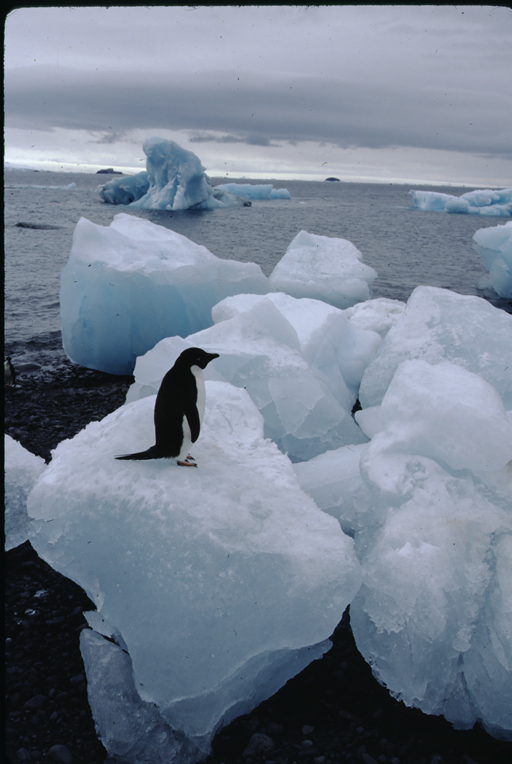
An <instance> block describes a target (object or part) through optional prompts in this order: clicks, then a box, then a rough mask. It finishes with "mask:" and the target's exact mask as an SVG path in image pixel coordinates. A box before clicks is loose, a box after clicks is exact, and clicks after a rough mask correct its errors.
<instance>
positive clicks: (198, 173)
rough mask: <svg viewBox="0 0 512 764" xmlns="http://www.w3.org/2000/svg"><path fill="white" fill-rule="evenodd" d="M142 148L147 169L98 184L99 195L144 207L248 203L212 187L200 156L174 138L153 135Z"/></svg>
mask: <svg viewBox="0 0 512 764" xmlns="http://www.w3.org/2000/svg"><path fill="white" fill-rule="evenodd" d="M142 148H143V150H144V153H145V154H146V157H147V159H146V171H145V172H140V173H138V174H137V175H133V176H131V177H130V176H129V177H127V178H115V179H113V180H110V181H109V182H108V183H105V185H104V186H99V187H98V189H97V192H98V194H99V196H100V199H103V201H104V202H109V203H110V204H126V205H128V206H130V207H138V208H142V209H145V210H189V209H195V210H197V209H201V210H206V209H217V208H219V207H242V206H244V205H247V204H249V203H248V202H247V201H244V200H243V199H241V198H240V197H237V196H234V195H233V194H230V193H228V192H227V191H224V190H223V189H215V188H214V187H213V186H212V184H211V182H210V179H209V178H208V176H207V175H206V173H205V170H204V167H203V165H202V164H201V160H200V159H199V157H198V156H196V155H195V154H194V153H193V152H192V151H187V150H186V149H182V148H181V146H178V144H177V143H174V141H168V140H166V139H165V138H158V137H156V136H153V137H152V138H147V139H146V140H145V141H144V144H143V147H142Z"/></svg>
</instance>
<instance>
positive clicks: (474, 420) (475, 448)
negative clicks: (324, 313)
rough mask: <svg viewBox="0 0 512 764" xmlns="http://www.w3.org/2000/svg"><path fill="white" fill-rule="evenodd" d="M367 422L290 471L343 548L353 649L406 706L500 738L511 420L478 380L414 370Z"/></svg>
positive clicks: (509, 716)
mask: <svg viewBox="0 0 512 764" xmlns="http://www.w3.org/2000/svg"><path fill="white" fill-rule="evenodd" d="M377 409H378V411H375V410H374V411H372V410H371V409H369V410H368V411H372V417H370V419H369V421H368V422H367V423H366V424H367V425H370V420H371V425H372V427H371V428H370V427H368V430H367V432H369V431H370V429H373V437H372V440H371V442H370V443H369V444H367V445H362V446H361V445H360V446H345V447H344V448H340V449H338V450H336V451H331V452H328V453H325V454H322V455H319V456H317V457H316V458H315V459H312V460H311V461H309V462H305V463H302V464H296V465H294V469H295V472H296V474H297V476H298V478H299V482H300V484H301V486H302V488H303V490H304V491H305V492H307V493H308V494H309V495H311V496H312V497H313V499H314V500H315V502H316V503H317V504H318V506H319V507H321V508H322V509H324V511H326V512H329V513H330V514H332V515H333V516H335V517H337V518H338V520H339V522H340V524H341V526H342V527H343V528H344V529H345V530H346V532H348V533H350V534H351V535H353V536H354V540H355V548H356V552H357V554H358V557H359V560H360V562H361V565H362V570H363V586H362V588H361V590H360V592H359V593H358V595H357V596H356V598H355V599H354V601H353V602H352V603H351V606H350V613H351V624H352V628H353V632H354V636H355V639H356V643H357V646H358V649H359V650H360V651H361V653H362V654H363V656H364V657H365V659H366V660H367V661H368V662H369V663H370V664H371V666H372V670H373V672H374V674H375V675H376V677H377V678H378V679H379V680H380V681H381V682H382V683H383V684H385V685H386V686H387V687H388V688H389V690H390V691H391V693H392V694H393V695H394V696H396V697H397V698H400V699H401V700H403V701H404V702H405V703H406V704H407V705H410V706H415V707H417V708H420V709H421V710H422V711H424V712H425V713H428V714H443V715H444V716H445V717H446V718H447V719H448V720H449V721H451V722H452V723H453V724H454V725H455V726H456V727H457V728H463V729H466V728H470V727H472V726H473V725H474V724H475V722H476V721H477V720H481V721H482V723H483V725H484V726H485V728H486V729H487V730H488V732H490V733H491V734H493V735H495V736H496V737H498V738H506V739H512V636H511V635H512V628H511V627H512V605H511V603H512V585H511V579H510V576H509V574H508V573H507V572H506V571H510V560H511V553H512V543H511V539H512V506H511V503H510V497H511V496H512V461H511V460H512V412H506V411H505V409H504V407H503V403H502V401H501V398H500V396H499V394H498V392H497V391H496V390H495V389H494V388H493V386H492V385H490V384H489V383H488V382H486V381H485V380H484V379H483V378H482V377H481V376H479V375H477V374H474V373H472V372H470V371H467V370H466V369H464V368H462V367H461V366H459V365H456V364H453V363H448V362H441V363H435V364H430V363H427V362H426V361H424V360H413V361H404V362H402V363H401V364H400V365H399V366H398V368H397V370H396V373H395V375H394V377H393V379H392V381H391V384H390V385H389V387H388V389H387V392H386V394H385V396H384V399H383V401H382V405H381V406H379V407H377ZM363 413H364V411H363V412H358V413H357V414H356V418H357V419H358V421H360V417H359V416H358V415H359V414H363Z"/></svg>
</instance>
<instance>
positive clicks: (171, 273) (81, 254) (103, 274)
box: [60, 213, 270, 374]
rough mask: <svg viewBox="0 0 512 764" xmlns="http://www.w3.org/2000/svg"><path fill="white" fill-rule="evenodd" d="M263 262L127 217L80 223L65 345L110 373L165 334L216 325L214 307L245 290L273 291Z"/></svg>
mask: <svg viewBox="0 0 512 764" xmlns="http://www.w3.org/2000/svg"><path fill="white" fill-rule="evenodd" d="M269 289H270V285H269V281H268V279H267V278H266V276H264V274H263V272H262V270H261V268H260V267H259V265H256V263H240V262H237V261H235V260H223V259H221V258H219V257H216V256H215V255H214V254H212V253H211V252H210V251H209V250H208V249H206V247H203V246H200V245H198V244H194V242H192V241H190V240H189V239H187V237H186V236H182V235H180V234H178V233H175V232H174V231H171V230H170V229H168V228H164V227H163V226H159V225H156V224H155V223H151V222H150V221H149V220H143V219H141V218H138V217H135V216H134V215H128V214H126V213H120V214H119V215H116V216H115V217H114V220H113V221H112V223H111V224H110V225H109V226H101V225H97V224H96V223H92V222H91V221H89V220H87V219H86V218H80V220H79V221H78V223H77V225H76V228H75V232H74V235H73V243H72V247H71V253H70V256H69V260H68V262H67V264H66V265H65V266H64V268H63V270H62V273H61V289H60V311H61V326H62V342H63V345H64V350H65V351H66V353H67V355H68V356H69V358H70V359H71V360H72V361H74V362H75V363H79V364H81V365H82V366H85V367H88V368H92V369H98V370H99V371H105V372H109V373H111V374H131V373H132V372H133V368H134V366H135V359H136V357H137V356H139V355H143V354H144V353H145V352H147V351H148V350H149V349H150V348H152V347H154V345H156V343H157V342H158V341H159V340H161V339H162V338H163V337H168V336H171V335H181V336H186V335H188V334H191V333H193V332H197V331H198V330H199V329H203V328H205V327H207V326H210V325H211V323H212V318H211V309H212V307H213V306H214V305H215V304H216V303H218V302H219V301H220V300H222V299H223V298H224V297H227V296H228V295H233V294H237V293H238V292H254V293H257V294H261V293H265V292H268V290H269Z"/></svg>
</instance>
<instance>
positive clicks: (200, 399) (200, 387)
mask: <svg viewBox="0 0 512 764" xmlns="http://www.w3.org/2000/svg"><path fill="white" fill-rule="evenodd" d="M190 371H191V372H192V374H193V375H194V377H195V378H196V388H197V400H196V408H197V413H198V414H199V426H201V425H202V424H203V419H204V410H205V405H206V388H205V385H204V375H203V370H202V369H201V368H200V367H199V366H195V365H194V366H191V367H190ZM182 427H183V443H182V445H181V449H180V453H179V455H178V461H179V462H183V461H185V459H186V458H187V456H188V455H189V452H190V447H191V445H192V433H191V432H190V426H189V423H188V420H187V417H186V416H184V417H183V423H182Z"/></svg>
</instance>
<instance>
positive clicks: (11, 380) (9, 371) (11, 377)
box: [4, 356, 16, 387]
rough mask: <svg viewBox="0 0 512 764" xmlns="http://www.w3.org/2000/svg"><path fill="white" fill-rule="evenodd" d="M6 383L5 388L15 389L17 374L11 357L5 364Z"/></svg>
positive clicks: (8, 357)
mask: <svg viewBox="0 0 512 764" xmlns="http://www.w3.org/2000/svg"><path fill="white" fill-rule="evenodd" d="M4 383H5V387H14V386H15V385H16V372H15V371H14V366H13V365H12V363H11V357H10V356H7V358H6V359H5V363H4Z"/></svg>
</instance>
